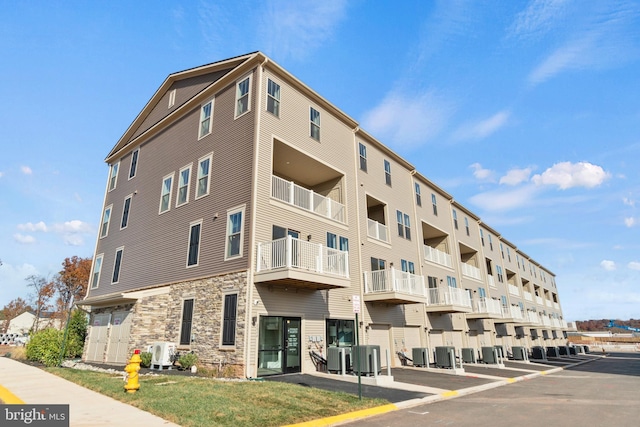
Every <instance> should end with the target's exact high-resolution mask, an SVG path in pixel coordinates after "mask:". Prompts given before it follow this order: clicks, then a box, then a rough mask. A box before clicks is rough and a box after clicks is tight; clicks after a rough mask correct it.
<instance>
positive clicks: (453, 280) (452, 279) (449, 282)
mask: <svg viewBox="0 0 640 427" xmlns="http://www.w3.org/2000/svg"><path fill="white" fill-rule="evenodd" d="M447 285H449V286H450V287H452V288H457V287H458V284H457V283H456V278H455V277H451V276H447Z"/></svg>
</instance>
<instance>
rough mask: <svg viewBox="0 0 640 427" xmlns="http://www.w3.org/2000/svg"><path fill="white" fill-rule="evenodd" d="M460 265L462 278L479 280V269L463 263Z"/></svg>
mask: <svg viewBox="0 0 640 427" xmlns="http://www.w3.org/2000/svg"><path fill="white" fill-rule="evenodd" d="M460 265H461V266H462V274H463V275H464V276H467V277H472V278H474V279H478V280H480V269H479V268H478V267H474V266H472V265H469V264H467V263H464V262H461V263H460Z"/></svg>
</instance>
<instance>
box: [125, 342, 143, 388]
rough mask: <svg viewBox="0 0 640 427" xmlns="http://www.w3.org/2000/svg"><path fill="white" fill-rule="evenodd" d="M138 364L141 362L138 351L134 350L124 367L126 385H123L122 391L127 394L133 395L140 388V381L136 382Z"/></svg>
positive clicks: (138, 369)
mask: <svg viewBox="0 0 640 427" xmlns="http://www.w3.org/2000/svg"><path fill="white" fill-rule="evenodd" d="M140 362H142V359H140V350H135V351H134V352H133V356H131V359H130V360H129V364H128V365H127V366H125V367H124V371H125V372H126V373H127V383H126V384H125V385H124V389H125V390H126V391H127V393H135V392H136V391H138V389H139V388H140V381H139V380H138V371H140Z"/></svg>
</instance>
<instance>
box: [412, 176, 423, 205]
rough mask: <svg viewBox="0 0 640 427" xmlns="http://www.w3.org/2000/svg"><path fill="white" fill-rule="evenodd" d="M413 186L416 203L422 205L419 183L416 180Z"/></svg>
mask: <svg viewBox="0 0 640 427" xmlns="http://www.w3.org/2000/svg"><path fill="white" fill-rule="evenodd" d="M414 186H415V188H416V205H418V206H422V196H421V195H420V184H418V183H417V182H416V183H415V184H414Z"/></svg>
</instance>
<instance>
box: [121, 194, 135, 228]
mask: <svg viewBox="0 0 640 427" xmlns="http://www.w3.org/2000/svg"><path fill="white" fill-rule="evenodd" d="M132 198H133V195H132V194H129V195H128V196H127V198H126V199H124V205H123V206H122V220H121V221H120V229H123V228H127V225H129V210H130V209H131V199H132Z"/></svg>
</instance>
